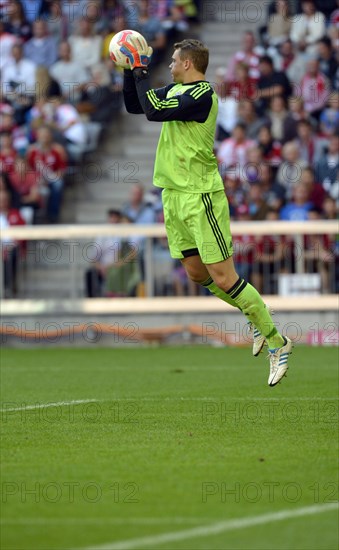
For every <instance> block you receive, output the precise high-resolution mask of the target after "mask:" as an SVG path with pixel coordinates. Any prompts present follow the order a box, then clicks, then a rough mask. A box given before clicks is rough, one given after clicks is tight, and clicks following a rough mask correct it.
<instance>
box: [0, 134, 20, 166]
mask: <svg viewBox="0 0 339 550" xmlns="http://www.w3.org/2000/svg"><path fill="white" fill-rule="evenodd" d="M16 158H17V152H16V150H15V149H14V147H13V139H12V136H11V133H10V132H4V133H2V134H0V171H1V172H6V174H10V173H11V172H13V170H14V163H15V159H16Z"/></svg>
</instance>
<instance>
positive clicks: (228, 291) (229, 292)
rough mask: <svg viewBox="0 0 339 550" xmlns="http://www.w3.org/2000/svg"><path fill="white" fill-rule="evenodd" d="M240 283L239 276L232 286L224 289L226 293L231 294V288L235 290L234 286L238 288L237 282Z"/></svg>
mask: <svg viewBox="0 0 339 550" xmlns="http://www.w3.org/2000/svg"><path fill="white" fill-rule="evenodd" d="M240 283H241V278H240V277H239V279H238V280H237V282H236V283H234V285H233V286H231V288H229V289H228V290H227V291H226V294H232V292H233V290H235V289H236V288H238V286H239V284H240Z"/></svg>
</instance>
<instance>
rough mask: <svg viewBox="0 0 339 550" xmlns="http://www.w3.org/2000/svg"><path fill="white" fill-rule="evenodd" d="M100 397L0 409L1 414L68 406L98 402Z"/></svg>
mask: <svg viewBox="0 0 339 550" xmlns="http://www.w3.org/2000/svg"><path fill="white" fill-rule="evenodd" d="M98 401H99V400H98V399H75V400H73V401H59V402H55V403H35V404H34V405H23V406H22V407H13V408H9V409H0V414H5V413H8V412H16V411H27V410H34V409H46V408H47V407H66V406H67V405H81V404H83V403H98Z"/></svg>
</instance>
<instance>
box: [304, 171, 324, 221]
mask: <svg viewBox="0 0 339 550" xmlns="http://www.w3.org/2000/svg"><path fill="white" fill-rule="evenodd" d="M300 183H303V184H304V185H307V187H308V191H309V197H310V201H311V203H312V204H313V206H314V207H315V208H317V209H318V210H319V212H321V210H322V207H323V202H324V200H325V197H326V191H325V189H324V188H323V186H322V185H321V184H320V183H318V182H317V181H316V180H315V173H314V170H313V169H312V168H311V167H310V166H306V167H305V168H303V169H302V172H301V176H300Z"/></svg>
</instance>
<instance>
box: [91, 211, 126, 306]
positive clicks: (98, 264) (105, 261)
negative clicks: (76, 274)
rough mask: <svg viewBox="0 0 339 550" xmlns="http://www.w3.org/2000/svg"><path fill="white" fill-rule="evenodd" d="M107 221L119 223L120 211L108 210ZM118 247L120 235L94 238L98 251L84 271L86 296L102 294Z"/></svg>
mask: <svg viewBox="0 0 339 550" xmlns="http://www.w3.org/2000/svg"><path fill="white" fill-rule="evenodd" d="M107 223H109V224H113V225H115V224H118V223H121V212H120V211H119V210H113V209H110V210H108V212H107ZM120 247H121V237H113V236H112V237H100V238H99V239H97V240H96V249H97V251H98V253H97V254H96V257H95V262H93V265H92V267H91V268H89V269H88V270H87V271H86V273H85V281H86V296H87V297H88V298H98V297H100V296H103V294H104V283H105V280H106V275H107V271H108V268H109V267H110V266H112V265H114V264H115V263H116V262H117V261H118V255H119V248H120Z"/></svg>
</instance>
